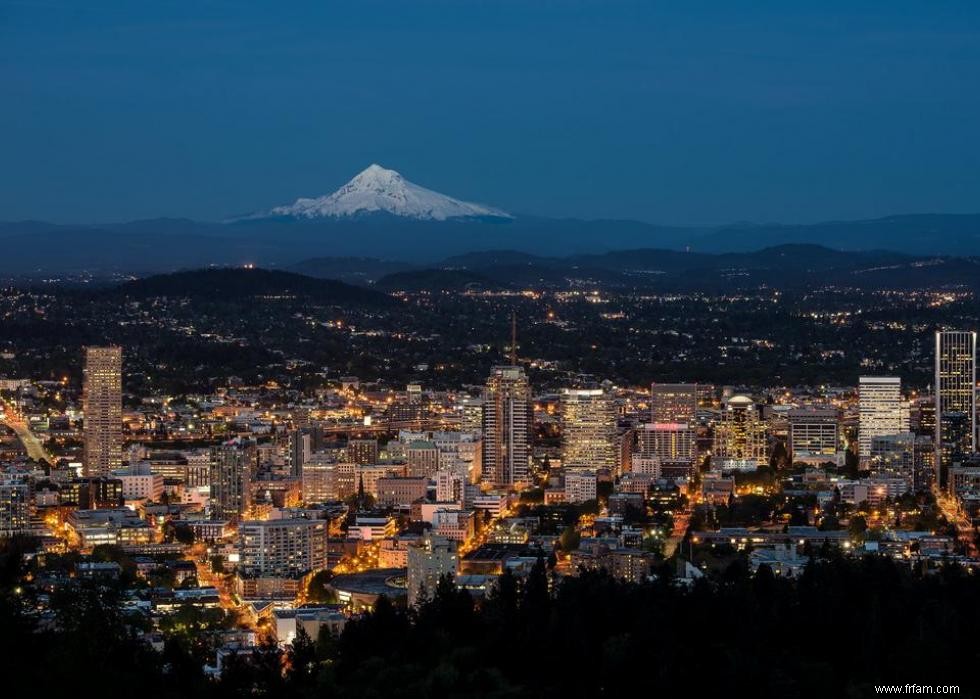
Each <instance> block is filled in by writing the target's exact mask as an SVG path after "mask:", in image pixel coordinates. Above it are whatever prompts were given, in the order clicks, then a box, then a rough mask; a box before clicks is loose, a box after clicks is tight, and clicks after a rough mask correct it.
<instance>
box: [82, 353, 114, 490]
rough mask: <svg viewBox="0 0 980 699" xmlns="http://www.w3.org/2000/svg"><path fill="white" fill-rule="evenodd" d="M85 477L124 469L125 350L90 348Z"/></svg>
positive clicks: (87, 356) (85, 391)
mask: <svg viewBox="0 0 980 699" xmlns="http://www.w3.org/2000/svg"><path fill="white" fill-rule="evenodd" d="M82 396H83V410H84V413H85V423H84V425H85V462H84V464H83V466H84V470H85V474H86V475H88V476H104V475H107V474H108V473H109V472H111V471H112V470H113V469H117V468H120V467H121V466H122V442H123V439H122V348H120V347H87V348H86V349H85V381H84V386H83V392H82Z"/></svg>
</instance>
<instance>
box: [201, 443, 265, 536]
mask: <svg viewBox="0 0 980 699" xmlns="http://www.w3.org/2000/svg"><path fill="white" fill-rule="evenodd" d="M257 466H258V451H257V450H256V447H255V443H254V442H251V441H248V440H240V439H234V440H232V441H230V442H227V443H225V444H222V445H220V446H216V447H211V516H212V518H213V519H234V520H237V519H240V518H241V517H243V516H244V515H245V514H246V513H247V511H248V509H249V507H250V506H251V504H252V492H251V491H252V481H253V480H254V479H255V470H256V468H257Z"/></svg>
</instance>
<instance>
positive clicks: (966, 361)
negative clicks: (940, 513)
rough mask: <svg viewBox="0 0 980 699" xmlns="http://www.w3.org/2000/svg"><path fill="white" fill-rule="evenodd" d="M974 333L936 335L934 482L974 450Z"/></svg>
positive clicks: (975, 414)
mask: <svg viewBox="0 0 980 699" xmlns="http://www.w3.org/2000/svg"><path fill="white" fill-rule="evenodd" d="M976 360H977V334H976V333H975V332H964V331H957V330H944V331H939V332H937V333H936V377H935V381H936V383H935V387H934V389H935V392H936V393H935V398H936V415H935V429H936V435H935V440H934V441H935V449H936V459H935V461H936V469H937V483H939V484H940V485H945V479H944V478H943V473H944V472H945V471H946V470H948V469H949V467H950V466H951V465H952V463H953V461H954V460H956V459H959V458H961V457H962V456H963V455H965V454H969V453H970V452H972V451H974V450H975V444H976V430H977V396H976V384H977V361H976Z"/></svg>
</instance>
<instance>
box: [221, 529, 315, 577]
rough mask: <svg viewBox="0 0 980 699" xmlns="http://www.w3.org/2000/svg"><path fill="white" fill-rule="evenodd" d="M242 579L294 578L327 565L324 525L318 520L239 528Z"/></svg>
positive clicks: (239, 566)
mask: <svg viewBox="0 0 980 699" xmlns="http://www.w3.org/2000/svg"><path fill="white" fill-rule="evenodd" d="M238 553H239V556H240V561H239V564H238V569H239V573H240V574H241V575H242V576H243V577H260V576H263V577H264V576H269V577H278V578H295V577H298V576H301V575H304V574H306V573H308V572H310V571H311V570H318V569H320V568H324V567H326V565H327V523H326V521H325V520H320V519H272V520H268V521H249V522H242V523H241V524H240V525H239V526H238Z"/></svg>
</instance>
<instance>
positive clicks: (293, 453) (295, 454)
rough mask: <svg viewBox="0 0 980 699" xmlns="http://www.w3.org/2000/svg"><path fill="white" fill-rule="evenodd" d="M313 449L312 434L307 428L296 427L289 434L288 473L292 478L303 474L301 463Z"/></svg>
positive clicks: (304, 461)
mask: <svg viewBox="0 0 980 699" xmlns="http://www.w3.org/2000/svg"><path fill="white" fill-rule="evenodd" d="M312 451H313V435H311V434H310V432H309V430H306V429H298V430H296V431H295V432H293V433H292V434H290V435H289V474H290V475H291V476H293V477H294V478H299V477H301V476H302V475H303V464H305V463H306V462H307V460H308V459H309V458H310V454H311V453H312Z"/></svg>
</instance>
